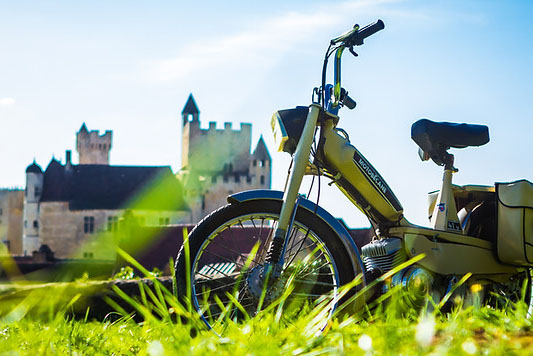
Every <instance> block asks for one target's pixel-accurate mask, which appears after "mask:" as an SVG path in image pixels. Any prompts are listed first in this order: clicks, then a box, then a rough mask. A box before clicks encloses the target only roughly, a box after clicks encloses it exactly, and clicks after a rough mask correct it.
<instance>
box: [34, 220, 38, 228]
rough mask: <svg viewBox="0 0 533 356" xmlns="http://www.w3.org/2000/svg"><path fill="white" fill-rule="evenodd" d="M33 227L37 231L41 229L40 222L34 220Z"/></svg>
mask: <svg viewBox="0 0 533 356" xmlns="http://www.w3.org/2000/svg"><path fill="white" fill-rule="evenodd" d="M33 227H34V228H36V229H38V228H39V222H38V221H37V220H33Z"/></svg>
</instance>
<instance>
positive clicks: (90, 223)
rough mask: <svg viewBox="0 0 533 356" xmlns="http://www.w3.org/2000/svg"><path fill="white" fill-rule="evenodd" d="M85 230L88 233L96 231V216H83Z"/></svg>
mask: <svg viewBox="0 0 533 356" xmlns="http://www.w3.org/2000/svg"><path fill="white" fill-rule="evenodd" d="M83 232H84V233H86V234H93V233H94V216H85V217H84V218H83Z"/></svg>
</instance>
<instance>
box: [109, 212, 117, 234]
mask: <svg viewBox="0 0 533 356" xmlns="http://www.w3.org/2000/svg"><path fill="white" fill-rule="evenodd" d="M117 227H118V217H117V216H108V217H107V231H117Z"/></svg>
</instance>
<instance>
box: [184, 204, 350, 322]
mask: <svg viewBox="0 0 533 356" xmlns="http://www.w3.org/2000/svg"><path fill="white" fill-rule="evenodd" d="M280 209H281V202H279V201H272V200H254V201H250V202H244V203H238V204H228V205H226V206H224V207H222V208H220V209H218V210H217V211H215V212H213V213H211V214H210V215H209V216H207V217H206V218H205V219H204V220H202V221H201V222H200V223H199V224H198V225H197V226H196V227H195V228H194V229H193V230H192V231H191V233H190V235H189V251H190V254H189V256H190V257H189V259H188V260H189V263H188V264H187V258H186V254H185V251H184V247H182V249H181V250H180V252H179V255H178V258H177V261H176V279H177V286H178V295H179V297H180V298H181V299H182V300H183V298H186V296H188V295H190V297H189V298H190V302H191V304H192V306H193V307H194V308H195V309H196V310H197V311H198V313H199V314H200V316H201V318H202V320H203V321H204V322H205V323H206V325H207V326H208V327H209V328H213V329H215V331H217V332H221V331H222V329H223V328H224V325H225V323H227V321H228V320H234V321H235V320H237V321H238V320H240V319H245V318H247V317H253V316H255V315H257V313H258V312H260V311H261V310H263V309H264V308H267V307H268V306H269V305H272V304H274V305H277V304H276V303H277V301H279V300H280V299H283V300H284V302H283V308H282V310H283V315H282V319H283V316H284V317H286V319H289V318H290V317H292V316H294V315H295V314H298V313H300V312H302V311H304V310H310V308H315V307H316V305H317V304H319V303H321V302H322V303H326V302H327V301H330V302H331V303H329V306H328V307H327V308H328V310H327V313H326V315H328V316H331V315H332V313H333V311H334V310H335V307H336V305H337V302H338V299H339V287H340V286H342V285H344V284H346V283H348V282H350V281H352V280H353V279H354V278H355V275H354V272H353V269H352V267H351V266H352V263H351V261H350V260H349V257H348V254H347V252H346V250H345V248H344V246H343V245H342V242H341V241H340V240H339V239H338V237H337V236H336V234H335V233H334V232H333V231H332V230H331V228H330V227H329V226H328V225H326V224H325V223H323V222H322V221H321V220H320V219H318V218H317V217H316V216H314V215H313V214H312V213H311V212H309V211H305V210H303V209H300V210H299V211H298V212H297V214H296V217H295V221H294V223H293V227H292V230H291V231H290V233H289V234H288V236H289V241H288V244H287V250H286V255H285V260H284V261H285V262H284V266H283V271H282V272H281V275H280V277H279V278H272V279H271V280H268V278H269V277H267V278H266V279H265V271H264V268H263V267H264V264H265V258H266V254H267V250H268V246H269V243H270V239H271V236H272V234H273V230H274V229H275V226H276V224H277V221H278V217H279V211H280ZM188 279H189V282H188ZM187 285H190V289H191V291H190V294H189V293H188V291H187ZM282 296H283V298H281V297H282ZM324 325H325V324H324Z"/></svg>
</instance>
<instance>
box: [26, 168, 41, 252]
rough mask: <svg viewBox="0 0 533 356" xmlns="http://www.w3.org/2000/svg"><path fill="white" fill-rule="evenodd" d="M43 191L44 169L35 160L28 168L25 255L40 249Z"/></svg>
mask: <svg viewBox="0 0 533 356" xmlns="http://www.w3.org/2000/svg"><path fill="white" fill-rule="evenodd" d="M42 191H43V171H42V169H41V167H39V165H37V163H35V161H33V163H32V164H31V165H30V166H28V168H26V191H25V193H24V208H23V211H24V212H23V225H22V251H23V253H24V255H26V254H29V255H31V253H32V252H33V251H36V250H39V201H40V199H41V194H42Z"/></svg>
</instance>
